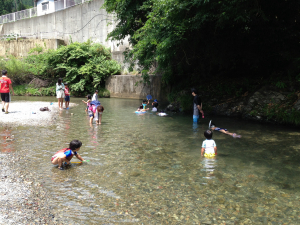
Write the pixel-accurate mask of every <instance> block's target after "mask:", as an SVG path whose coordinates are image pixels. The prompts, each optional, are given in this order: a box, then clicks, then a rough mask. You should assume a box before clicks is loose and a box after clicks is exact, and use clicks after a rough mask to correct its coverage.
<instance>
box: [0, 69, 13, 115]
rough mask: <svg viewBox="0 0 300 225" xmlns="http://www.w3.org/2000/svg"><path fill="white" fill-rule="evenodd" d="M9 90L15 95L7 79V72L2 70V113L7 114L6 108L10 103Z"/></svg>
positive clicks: (0, 88)
mask: <svg viewBox="0 0 300 225" xmlns="http://www.w3.org/2000/svg"><path fill="white" fill-rule="evenodd" d="M10 90H11V91H12V93H13V95H15V92H14V89H13V87H12V84H11V80H10V79H9V78H8V77H7V71H6V70H2V77H1V78H0V93H1V99H2V112H5V114H8V106H9V102H10Z"/></svg>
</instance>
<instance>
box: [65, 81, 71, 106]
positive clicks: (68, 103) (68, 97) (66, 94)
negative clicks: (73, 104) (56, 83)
mask: <svg viewBox="0 0 300 225" xmlns="http://www.w3.org/2000/svg"><path fill="white" fill-rule="evenodd" d="M64 85H65V104H66V109H69V105H70V90H69V87H68V83H64Z"/></svg>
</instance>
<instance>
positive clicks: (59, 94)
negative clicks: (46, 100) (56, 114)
mask: <svg viewBox="0 0 300 225" xmlns="http://www.w3.org/2000/svg"><path fill="white" fill-rule="evenodd" d="M56 98H57V99H58V107H59V109H63V103H64V98H65V85H64V84H63V82H62V79H61V78H58V81H57V83H56Z"/></svg>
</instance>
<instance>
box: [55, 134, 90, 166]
mask: <svg viewBox="0 0 300 225" xmlns="http://www.w3.org/2000/svg"><path fill="white" fill-rule="evenodd" d="M81 146H82V143H81V141H78V140H73V141H71V142H70V145H69V148H64V149H62V150H59V151H58V152H56V153H55V155H54V156H52V158H51V162H52V164H54V165H58V169H60V170H63V167H62V166H63V163H64V162H65V164H66V165H70V161H71V159H72V158H73V156H74V155H75V156H76V158H77V159H79V160H80V161H84V159H83V158H82V157H81V156H80V155H79V154H78V153H77V152H78V151H79V150H80V147H81Z"/></svg>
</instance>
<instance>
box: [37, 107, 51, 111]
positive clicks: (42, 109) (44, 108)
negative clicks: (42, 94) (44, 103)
mask: <svg viewBox="0 0 300 225" xmlns="http://www.w3.org/2000/svg"><path fill="white" fill-rule="evenodd" d="M40 111H51V110H50V109H49V108H48V107H43V108H40Z"/></svg>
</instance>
